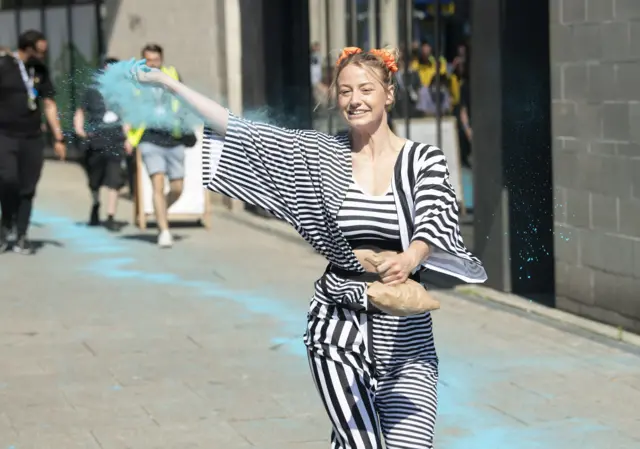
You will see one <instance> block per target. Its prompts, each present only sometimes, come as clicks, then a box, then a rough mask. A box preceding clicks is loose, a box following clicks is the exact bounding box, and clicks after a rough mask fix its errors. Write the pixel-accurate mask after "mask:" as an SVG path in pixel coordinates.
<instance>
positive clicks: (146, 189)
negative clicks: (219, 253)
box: [138, 130, 208, 222]
mask: <svg viewBox="0 0 640 449" xmlns="http://www.w3.org/2000/svg"><path fill="white" fill-rule="evenodd" d="M196 137H197V142H196V144H195V145H194V146H193V147H188V148H186V149H185V160H184V165H185V167H184V169H185V176H184V187H183V191H182V195H180V198H178V200H177V201H176V202H175V203H173V204H172V205H171V207H170V208H169V210H168V211H167V212H168V218H169V221H171V219H172V216H180V217H181V219H184V218H186V217H189V216H193V217H194V220H198V219H200V217H204V215H205V214H206V212H207V211H208V207H207V206H208V205H207V201H208V200H207V196H208V195H207V193H206V190H205V189H204V187H203V186H202V130H197V131H196ZM138 161H139V162H141V160H140V159H138ZM138 174H139V175H140V178H141V179H139V180H138V185H139V186H141V191H142V192H141V193H142V198H141V200H142V210H143V211H144V214H145V215H147V216H148V219H149V220H150V221H154V222H155V215H154V209H153V189H152V187H151V179H150V178H149V174H148V172H147V168H146V167H145V165H144V163H140V164H139V167H138ZM168 192H169V180H168V179H165V194H166V193H168Z"/></svg>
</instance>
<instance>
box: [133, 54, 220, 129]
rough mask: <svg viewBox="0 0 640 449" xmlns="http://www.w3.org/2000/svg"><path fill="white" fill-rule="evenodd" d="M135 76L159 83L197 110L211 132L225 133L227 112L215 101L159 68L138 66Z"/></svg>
mask: <svg viewBox="0 0 640 449" xmlns="http://www.w3.org/2000/svg"><path fill="white" fill-rule="evenodd" d="M136 78H137V79H138V81H140V82H141V83H149V84H159V85H160V86H162V87H164V88H165V89H167V90H169V91H170V92H172V93H173V94H174V95H177V96H178V97H180V98H182V100H184V101H185V102H186V103H188V104H189V105H190V106H191V107H192V108H193V109H195V110H196V111H197V112H198V114H199V115H200V116H201V117H202V119H203V120H204V121H205V122H206V123H207V125H209V127H210V128H211V130H212V131H213V132H215V133H216V134H218V135H219V136H221V137H224V136H225V135H226V133H227V125H228V123H229V112H228V111H227V109H225V108H224V107H223V106H222V105H220V104H219V103H217V102H216V101H214V100H212V99H211V98H208V97H207V96H205V95H203V94H201V93H199V92H197V91H195V90H194V89H192V88H190V87H188V86H187V85H185V84H183V83H182V82H180V81H178V80H176V79H173V78H171V77H170V76H169V75H167V74H166V73H164V72H162V71H161V70H157V69H149V68H148V67H146V66H138V68H137V72H136Z"/></svg>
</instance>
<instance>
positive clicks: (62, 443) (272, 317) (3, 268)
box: [0, 163, 640, 449]
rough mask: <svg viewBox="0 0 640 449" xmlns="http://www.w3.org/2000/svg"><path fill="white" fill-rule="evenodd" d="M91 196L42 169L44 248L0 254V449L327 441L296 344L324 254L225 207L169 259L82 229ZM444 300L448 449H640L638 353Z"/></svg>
mask: <svg viewBox="0 0 640 449" xmlns="http://www.w3.org/2000/svg"><path fill="white" fill-rule="evenodd" d="M84 186H85V181H84V178H83V175H82V172H81V171H80V170H79V168H78V167H77V166H75V165H71V164H61V163H47V165H46V168H45V173H44V178H43V181H42V183H41V185H40V191H39V196H38V199H37V211H36V213H35V217H34V227H33V232H32V237H33V238H34V239H35V240H38V241H40V242H41V244H42V245H43V246H42V248H41V250H40V252H39V253H38V254H37V255H36V256H34V257H22V256H17V255H14V254H4V255H2V256H1V257H0V285H2V290H1V292H0V310H1V311H2V312H1V313H0V449H8V448H12V449H45V448H51V449H75V448H83V449H85V448H86V449H125V448H131V449H153V448H158V449H160V448H162V449H172V448H176V449H178V448H179V449H190V448H210V449H218V448H225V449H244V448H259V449H288V448H291V449H293V448H296V449H320V448H328V444H327V439H328V435H329V426H328V422H327V419H326V418H325V416H324V414H323V411H322V408H321V404H320V401H319V399H318V397H317V396H316V393H315V390H314V387H313V385H312V382H311V380H310V377H309V374H308V372H307V370H308V368H307V365H306V360H305V359H304V351H303V347H302V344H301V334H302V333H303V330H304V325H305V311H306V306H307V303H308V298H309V297H310V294H311V292H312V281H313V280H314V279H315V278H316V277H317V276H318V275H319V274H320V273H321V271H322V269H323V267H324V261H323V260H322V259H321V258H320V257H319V256H317V255H315V254H314V253H312V252H311V251H310V250H309V249H307V248H305V247H303V246H301V245H298V244H295V243H292V242H288V241H285V240H279V239H277V238H275V237H273V236H270V235H266V234H264V233H261V232H259V231H257V230H254V229H251V228H250V227H247V226H244V225H241V224H238V222H236V221H234V220H232V219H229V218H228V217H227V218H225V214H220V213H217V214H216V215H215V217H214V226H213V229H212V230H211V231H205V230H203V229H197V228H182V229H177V230H176V233H177V234H178V236H179V237H181V240H180V241H179V242H178V243H177V245H176V246H175V247H174V248H173V249H171V250H159V249H158V248H157V247H156V246H155V244H154V243H153V235H152V233H153V231H152V230H150V231H145V232H140V231H139V230H137V229H135V228H133V227H132V226H129V227H126V228H125V229H124V230H123V232H122V234H121V235H112V234H109V233H108V232H107V231H106V230H103V229H91V228H87V227H85V226H84V225H83V224H82V222H83V221H84V220H85V219H86V215H87V209H88V205H89V204H88V198H87V197H88V195H87V193H86V191H85V187H84ZM120 215H121V217H122V218H123V219H130V217H131V212H130V205H129V204H128V203H123V207H122V209H121V214H120ZM150 236H151V239H150V238H149V237H150ZM441 299H442V309H441V310H440V311H438V312H436V313H435V314H434V319H435V326H436V329H435V331H436V339H437V345H438V350H439V355H440V357H441V383H440V410H439V419H438V429H437V447H438V448H444V449H498V448H510V449H533V448H545V449H574V448H575V449H578V448H579V449H591V448H593V449H602V448H607V449H609V448H611V449H624V448H629V449H631V448H638V447H640V409H639V407H640V406H639V405H638V404H640V356H638V354H637V353H634V352H632V351H630V350H629V351H628V350H626V349H625V348H624V347H619V346H616V345H610V344H607V343H606V342H603V341H596V340H592V339H589V338H586V337H585V336H579V335H575V334H572V333H568V332H567V331H564V330H561V329H558V328H556V327H553V326H549V325H548V324H546V323H542V322H540V321H538V320H531V319H528V318H526V317H522V316H519V315H514V314H512V313H510V312H508V311H505V310H502V309H499V308H496V307H492V306H489V305H487V304H483V303H478V302H476V301H469V300H466V299H461V298H458V297H455V296H452V295H441Z"/></svg>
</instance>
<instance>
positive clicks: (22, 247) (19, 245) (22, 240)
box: [13, 237, 33, 255]
mask: <svg viewBox="0 0 640 449" xmlns="http://www.w3.org/2000/svg"><path fill="white" fill-rule="evenodd" d="M13 252H14V253H17V254H23V255H31V254H33V247H32V246H31V243H30V242H29V240H27V238H26V237H19V238H18V240H17V241H16V243H15V244H14V245H13Z"/></svg>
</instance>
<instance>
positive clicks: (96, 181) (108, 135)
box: [73, 58, 132, 231]
mask: <svg viewBox="0 0 640 449" xmlns="http://www.w3.org/2000/svg"><path fill="white" fill-rule="evenodd" d="M115 62H118V60H117V59H113V58H109V59H107V60H106V61H105V63H104V65H103V67H102V70H108V66H109V64H113V63H115ZM73 122H74V127H75V131H76V134H77V135H78V136H79V137H80V138H81V139H83V144H84V145H83V147H84V150H85V158H84V161H85V168H86V170H87V175H88V178H89V189H90V190H91V196H92V199H93V205H92V207H91V214H90V218H89V226H97V225H99V224H100V187H102V186H104V187H106V188H107V190H108V199H107V222H106V224H105V226H106V228H107V229H109V230H110V231H116V230H118V229H117V226H116V224H115V221H114V215H115V213H116V208H117V205H118V191H119V190H120V188H121V187H122V185H123V184H124V182H123V181H124V179H123V178H124V177H123V170H122V164H123V162H124V154H125V151H126V153H128V154H130V153H131V151H132V148H131V144H129V142H128V141H126V134H125V132H124V127H123V124H122V122H121V121H120V117H119V116H118V114H117V113H116V111H113V110H110V109H109V108H108V107H107V105H106V104H105V101H104V98H103V97H102V95H101V94H100V92H99V91H98V89H96V88H95V87H93V86H89V87H88V88H87V90H86V92H85V94H84V99H83V101H82V104H81V106H80V107H79V108H78V109H77V110H76V114H75V117H74V121H73Z"/></svg>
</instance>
